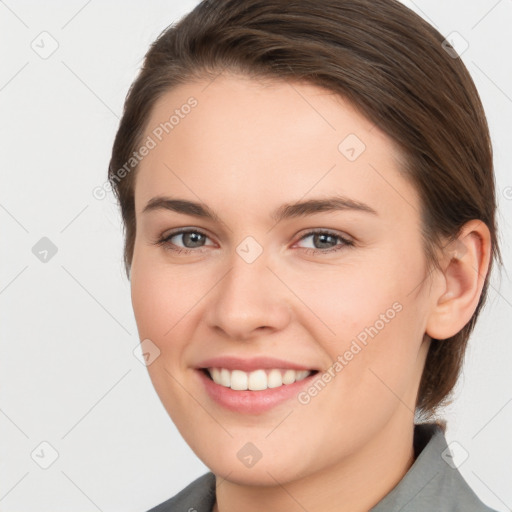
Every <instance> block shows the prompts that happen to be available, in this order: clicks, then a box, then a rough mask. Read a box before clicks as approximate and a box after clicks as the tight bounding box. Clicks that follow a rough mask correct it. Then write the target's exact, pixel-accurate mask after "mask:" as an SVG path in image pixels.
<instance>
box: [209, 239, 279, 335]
mask: <svg viewBox="0 0 512 512" xmlns="http://www.w3.org/2000/svg"><path fill="white" fill-rule="evenodd" d="M251 238H252V237H247V238H246V239H244V240H243V241H242V242H241V243H240V244H239V245H238V246H237V247H236V248H235V251H234V252H233V253H232V257H231V258H230V259H229V266H230V270H229V272H227V273H226V274H225V275H224V277H223V278H222V279H221V281H220V282H219V284H218V286H217V287H216V288H217V293H216V294H215V295H214V297H213V300H212V303H211V306H210V315H209V322H210V324H211V326H217V327H220V328H221V329H222V330H223V331H225V332H226V333H227V334H229V335H230V336H232V337H234V338H246V337H248V336H249V335H250V333H251V332H252V331H254V330H255V329H259V328H261V327H267V328H270V329H281V328H283V326H284V325H286V323H287V322H288V321H289V305H288V304H287V301H286V298H285V297H284V296H283V289H282V286H280V283H279V280H278V279H277V278H276V277H275V275H274V273H273V272H272V271H271V270H270V268H269V263H270V258H269V253H268V252H267V251H266V250H264V249H263V247H262V246H261V245H260V244H258V242H257V241H256V240H255V239H251Z"/></svg>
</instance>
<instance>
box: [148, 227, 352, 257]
mask: <svg viewBox="0 0 512 512" xmlns="http://www.w3.org/2000/svg"><path fill="white" fill-rule="evenodd" d="M188 233H199V234H201V235H203V236H205V237H207V238H208V235H207V234H206V233H204V232H203V231H201V230H199V229H182V230H178V231H174V232H173V233H170V234H168V235H167V236H165V237H162V238H160V239H158V240H157V241H156V242H155V245H158V246H162V247H164V248H165V249H168V250H171V251H174V252H176V253H178V254H189V253H192V252H198V251H201V249H202V247H199V248H197V249H187V248H182V247H177V246H176V245H175V244H172V243H171V242H169V240H170V239H171V238H174V237H175V236H177V235H184V234H188ZM311 235H329V236H331V237H334V238H337V239H338V240H340V241H341V242H342V244H336V245H335V246H334V247H331V248H330V249H311V248H309V247H305V248H302V249H303V250H304V251H305V252H306V254H319V253H320V254H325V253H332V252H338V251H340V250H342V249H344V248H348V247H352V246H354V242H353V241H351V240H348V239H347V238H345V237H343V236H341V235H339V234H338V233H333V232H331V231H328V230H321V229H318V230H312V231H309V232H307V233H306V234H304V235H303V236H302V237H301V238H300V239H299V241H301V240H303V239H304V238H308V237H310V236H311ZM172 246H174V247H172ZM176 247H177V248H176Z"/></svg>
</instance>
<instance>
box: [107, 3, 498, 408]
mask: <svg viewBox="0 0 512 512" xmlns="http://www.w3.org/2000/svg"><path fill="white" fill-rule="evenodd" d="M443 41H444V37H443V36H442V35H441V34H440V33H439V32H438V31H437V30H435V29H434V28H433V27H432V26H430V25H429V24H428V23H427V22H425V21H424V20H423V19H422V18H421V17H420V16H418V15H416V14H415V13H414V12H413V11H411V10H410V9H408V8H407V7H405V6H404V5H402V4H401V3H399V2H398V1H395V0H293V1H290V0H207V1H203V2H201V3H200V4H199V5H198V6H197V7H196V8H195V9H194V10H193V11H192V12H190V13H189V14H188V15H186V16H185V17H184V18H182V19H181V20H180V21H179V22H178V23H176V24H174V25H171V26H170V27H168V28H167V29H166V30H164V31H163V32H162V33H161V34H160V36H159V37H158V38H157V40H156V41H155V42H154V43H153V44H152V45H151V47H150V48H149V50H148V52H147V54H146V56H145V60H144V64H143V67H142V69H141V71H140V73H139V75H138V77H137V79H136V80H135V82H134V83H133V84H132V86H131V87H130V90H129V92H128V95H127V98H126V101H125V104H124V112H123V117H122V119H121V122H120V125H119V129H118V132H117V135H116V138H115V142H114V145H113V150H112V157H111V161H110V165H109V180H110V183H111V185H112V187H113V190H114V192H115V194H116V197H117V198H118V200H119V203H120V206H121V213H122V218H123V223H124V228H125V237H126V238H125V251H124V262H125V269H126V272H127V275H128V277H129V269H130V267H131V260H132V254H133V248H134V241H135V229H136V224H135V208H134V184H135V176H136V165H134V168H133V171H132V172H126V162H128V161H130V158H131V156H132V154H133V152H134V151H135V150H136V149H137V147H138V146H139V145H140V144H141V141H142V135H143V133H144V131H145V129H146V125H147V122H148V119H149V116H150V113H151V110H152V107H153V106H154V104H155V102H156V101H157V100H158V99H159V98H160V97H161V96H162V95H163V94H164V93H166V92H168V91H169V90H170V89H171V88H173V87H175V86H177V85H179V84H183V83H186V82H191V81H193V80H196V79H201V78H203V79H205V78H211V79H213V78H214V77H215V76H216V75H218V74H219V73H220V72H222V71H223V70H228V71H231V72H235V73H239V74H242V75H245V76H249V77H253V78H256V79H276V80H283V81H305V82H308V83H310V84H313V85H317V86H321V87H324V88H326V89H329V90H331V91H333V92H335V93H336V94H339V95H340V96H342V97H344V98H346V99H348V100H349V101H350V102H351V103H352V104H353V105H354V106H355V107H356V108H357V109H358V110H359V112H360V113H361V114H362V115H364V116H365V117H366V118H367V119H369V120H371V121H372V122H373V123H375V124H376V125H377V126H378V127H379V129H381V130H382V131H383V132H384V133H386V134H387V135H388V136H390V137H391V139H393V140H394V141H395V142H396V143H397V145H398V147H399V148H400V149H401V151H402V156H403V159H404V164H403V169H402V172H403V173H404V175H405V176H406V177H407V178H408V179H409V180H411V182H412V183H413V184H414V186H415V188H416V190H417V191H418V192H419V195H420V201H421V212H420V214H421V219H422V235H423V240H424V248H425V255H426V259H427V262H428V270H429V271H431V270H432V269H433V268H434V267H438V265H439V263H438V261H437V257H436V251H437V250H438V249H440V248H442V247H443V242H442V240H443V239H445V240H449V241H453V240H455V238H456V237H457V235H458V234H459V232H460V228H461V227H462V226H463V224H464V223H466V222H467V221H469V220H471V219H480V220H482V221H483V222H484V223H485V224H486V225H487V226H488V228H489V230H490V233H491V244H492V249H491V250H492V254H491V262H490V264H491V265H490V268H489V272H488V274H487V276H486V279H485V282H484V286H483V291H482V294H481V297H480V300H479V303H478V306H477V308H476V310H475V312H474V314H473V316H472V318H471V320H470V321H469V322H468V323H467V324H466V326H465V327H464V328H463V329H462V330H461V331H460V332H459V333H457V334H456V335H455V336H453V337H451V338H449V339H447V340H446V341H440V340H435V339H433V340H432V343H431V346H430V350H429V353H428V356H427V361H426V364H425V368H424V371H423V375H422V380H421V383H420V388H419V392H418V399H417V410H418V412H421V413H423V414H426V415H429V414H432V413H433V412H435V409H436V408H437V407H438V406H440V405H442V404H444V403H446V402H447V399H448V397H449V395H450V392H451V391H452V389H453V387H454V385H455V383H456V381H457V378H458V375H459V372H460V368H461V366H462V362H463V357H464V352H465V349H466V344H467V341H468V338H469V335H470V333H471V332H472V330H473V327H474V325H475V322H476V319H477V317H478V315H479V312H480V310H481V308H482V306H483V304H484V301H485V298H486V295H487V288H488V284H489V276H490V272H491V268H492V262H493V260H495V259H499V261H500V263H502V260H501V254H500V251H499V247H498V240H497V226H496V220H495V211H496V199H495V184H494V173H493V158H492V148H491V142H490V137H489V130H488V126H487V121H486V118H485V114H484V111H483V107H482V104H481V101H480V98H479V96H478V92H477V90H476V88H475V86H474V84H473V81H472V79H471V77H470V75H469V73H468V71H467V69H466V67H465V66H464V64H463V63H462V61H461V59H460V58H458V57H457V55H456V54H454V52H453V50H451V49H450V47H447V46H446V43H445V44H443ZM447 50H448V51H447ZM450 50H451V51H450ZM121 169H125V172H123V173H120V170H121ZM129 170H130V169H129Z"/></svg>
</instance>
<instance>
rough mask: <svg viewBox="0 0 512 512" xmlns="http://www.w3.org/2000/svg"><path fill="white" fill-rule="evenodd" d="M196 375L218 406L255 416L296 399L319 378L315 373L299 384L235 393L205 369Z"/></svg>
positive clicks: (199, 370)
mask: <svg viewBox="0 0 512 512" xmlns="http://www.w3.org/2000/svg"><path fill="white" fill-rule="evenodd" d="M224 368H225V367H224ZM259 368H261V366H260V367H259ZM274 368H275V367H274ZM195 373H196V374H197V375H198V377H199V379H200V381H201V382H202V384H203V386H204V389H205V390H206V393H207V395H208V396H209V398H210V399H211V400H213V401H214V402H215V403H216V404H217V405H220V406H221V407H223V408H225V409H228V410H229V411H233V412H236V413H239V414H253V415H256V414H262V413H264V412H266V411H269V410H270V409H273V408H274V407H277V406H278V405H280V404H283V403H284V402H287V401H289V400H292V399H294V398H296V397H297V395H298V393H299V392H300V391H301V390H302V389H304V388H305V387H306V386H309V385H311V382H312V380H313V379H314V378H315V377H317V376H318V373H316V372H315V373H312V374H311V375H309V376H308V377H306V378H305V379H302V380H300V381H298V382H294V383H292V384H283V385H282V386H279V387H277V388H267V389H263V390H259V391H251V390H245V391H235V390H233V389H231V388H227V387H225V386H221V385H220V384H216V383H215V382H214V381H213V380H212V379H211V378H210V377H209V376H208V375H207V374H206V373H207V372H206V371H205V370H204V369H201V368H197V369H196V371H195Z"/></svg>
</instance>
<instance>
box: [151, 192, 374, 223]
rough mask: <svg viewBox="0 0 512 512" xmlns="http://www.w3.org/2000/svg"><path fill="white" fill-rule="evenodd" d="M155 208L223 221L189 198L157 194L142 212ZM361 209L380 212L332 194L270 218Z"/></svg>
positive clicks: (283, 207) (282, 208) (290, 205)
mask: <svg viewBox="0 0 512 512" xmlns="http://www.w3.org/2000/svg"><path fill="white" fill-rule="evenodd" d="M155 210H171V211H173V212H177V213H182V214H185V215H191V216H193V217H198V218H202V219H208V220H211V221H214V222H221V221H220V218H219V216H218V215H217V214H216V213H215V212H214V211H213V210H212V209H211V208H209V207H208V206H207V205H206V204H203V203H197V202H194V201H189V200H187V199H179V198H171V197H164V196H156V197H153V198H152V199H150V200H149V201H148V203H147V204H146V206H145V207H144V209H143V210H142V213H146V212H150V211H155ZM346 210H350V211H359V212H365V213H371V214H372V215H376V216H378V215H379V214H378V213H377V212H376V211H375V210H374V209H373V208H372V207H370V206H368V205H367V204H365V203H362V202H360V201H355V200H353V199H350V198H348V197H344V196H331V197H326V198H317V199H308V200H307V201H300V202H296V203H285V204H283V205H281V206H280V207H278V208H277V209H276V210H274V211H273V212H272V214H271V215H270V218H271V219H272V220H274V221H275V222H281V221H282V220H286V219H291V218H297V217H307V216H308V215H314V214H317V213H322V212H333V211H346Z"/></svg>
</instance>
